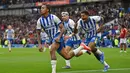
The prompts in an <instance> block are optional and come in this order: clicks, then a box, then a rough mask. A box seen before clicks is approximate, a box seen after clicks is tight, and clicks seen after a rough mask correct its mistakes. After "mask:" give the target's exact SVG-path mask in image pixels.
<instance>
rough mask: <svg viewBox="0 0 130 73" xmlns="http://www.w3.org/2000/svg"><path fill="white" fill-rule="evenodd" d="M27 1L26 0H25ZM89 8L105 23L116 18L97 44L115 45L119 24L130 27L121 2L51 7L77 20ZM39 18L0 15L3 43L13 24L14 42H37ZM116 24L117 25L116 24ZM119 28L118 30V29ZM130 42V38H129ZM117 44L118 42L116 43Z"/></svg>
mask: <svg viewBox="0 0 130 73" xmlns="http://www.w3.org/2000/svg"><path fill="white" fill-rule="evenodd" d="M19 1H20V0H19ZM25 1H26V0H25ZM82 10H88V11H89V13H90V15H91V16H94V15H99V16H102V17H103V18H104V23H107V22H109V21H112V20H114V19H116V18H118V19H119V20H118V21H117V20H115V21H114V23H109V24H110V25H111V27H110V26H107V27H105V28H104V30H103V31H102V39H100V40H99V41H98V42H99V43H98V44H97V46H105V47H106V46H109V45H110V46H111V47H113V46H114V41H115V40H116V39H118V36H117V34H118V33H117V32H119V25H122V24H125V25H126V27H127V28H128V29H129V28H130V13H124V9H123V8H121V5H120V4H114V3H108V4H100V3H98V4H89V5H81V6H78V5H77V6H75V5H72V6H67V7H65V6H64V7H61V8H58V7H57V8H51V13H53V14H55V15H57V16H59V17H61V16H60V15H61V12H62V11H67V12H69V13H70V17H71V18H72V19H73V20H74V21H75V22H76V21H77V20H78V19H79V18H80V11H82ZM37 18H39V14H31V15H23V16H15V15H7V16H0V37H1V43H2V44H4V41H5V39H4V32H5V30H6V29H7V26H8V25H12V27H13V29H14V30H15V39H14V42H13V43H14V44H22V39H23V38H26V42H27V44H36V43H37V40H36V29H35V27H36V22H37ZM115 24H116V26H115ZM117 30H118V31H117ZM129 30H130V29H129ZM108 41H109V42H108ZM128 41H129V43H130V40H128ZM116 46H117V44H116Z"/></svg>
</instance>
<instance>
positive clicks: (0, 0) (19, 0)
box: [0, 0, 57, 5]
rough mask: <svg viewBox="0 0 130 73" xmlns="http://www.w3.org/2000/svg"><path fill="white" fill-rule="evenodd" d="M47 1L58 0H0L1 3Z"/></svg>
mask: <svg viewBox="0 0 130 73" xmlns="http://www.w3.org/2000/svg"><path fill="white" fill-rule="evenodd" d="M47 1H57V0H0V5H6V4H7V5H12V4H22V3H35V2H47Z"/></svg>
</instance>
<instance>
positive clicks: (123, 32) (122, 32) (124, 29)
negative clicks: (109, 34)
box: [120, 28, 127, 38]
mask: <svg viewBox="0 0 130 73" xmlns="http://www.w3.org/2000/svg"><path fill="white" fill-rule="evenodd" d="M126 35H127V29H126V28H122V29H121V33H120V38H126Z"/></svg>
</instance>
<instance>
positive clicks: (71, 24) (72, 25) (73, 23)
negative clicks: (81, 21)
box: [69, 20, 75, 29]
mask: <svg viewBox="0 0 130 73" xmlns="http://www.w3.org/2000/svg"><path fill="white" fill-rule="evenodd" d="M69 24H70V27H71V28H72V29H74V26H75V22H74V21H73V20H71V21H70V23H69Z"/></svg>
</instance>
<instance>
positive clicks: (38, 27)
mask: <svg viewBox="0 0 130 73" xmlns="http://www.w3.org/2000/svg"><path fill="white" fill-rule="evenodd" d="M36 29H37V30H36V33H37V41H38V45H39V51H40V52H42V51H43V49H42V44H41V36H40V33H41V24H40V20H38V21H37V26H36Z"/></svg>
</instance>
